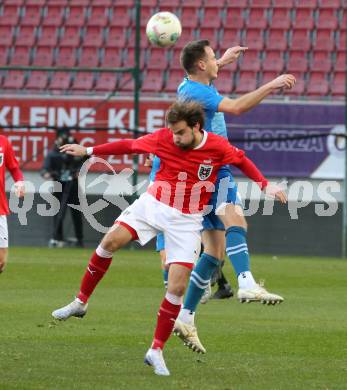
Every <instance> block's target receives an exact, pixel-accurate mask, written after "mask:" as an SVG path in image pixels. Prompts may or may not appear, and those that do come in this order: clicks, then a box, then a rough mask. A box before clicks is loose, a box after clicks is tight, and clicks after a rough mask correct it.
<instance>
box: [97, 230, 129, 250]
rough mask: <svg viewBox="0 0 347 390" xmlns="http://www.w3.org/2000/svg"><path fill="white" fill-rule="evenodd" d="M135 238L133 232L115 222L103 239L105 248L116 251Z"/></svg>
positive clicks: (102, 243) (102, 244) (102, 242)
mask: <svg viewBox="0 0 347 390" xmlns="http://www.w3.org/2000/svg"><path fill="white" fill-rule="evenodd" d="M131 240H133V234H132V233H131V232H130V230H129V229H127V228H126V227H124V226H122V225H119V224H114V225H113V226H112V227H111V229H110V230H109V231H108V232H107V233H106V234H105V236H104V238H103V239H102V241H101V246H102V248H103V249H105V250H107V251H109V252H114V251H116V250H117V249H119V248H122V247H123V246H125V245H126V244H127V243H128V242H130V241H131Z"/></svg>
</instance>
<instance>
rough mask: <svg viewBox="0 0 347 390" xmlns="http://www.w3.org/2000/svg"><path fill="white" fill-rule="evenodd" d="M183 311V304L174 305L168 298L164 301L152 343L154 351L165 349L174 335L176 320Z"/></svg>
mask: <svg viewBox="0 0 347 390" xmlns="http://www.w3.org/2000/svg"><path fill="white" fill-rule="evenodd" d="M180 310H181V304H179V305H174V304H172V303H170V302H169V301H168V300H167V299H166V297H165V298H164V299H163V301H162V303H161V305H160V309H159V312H158V319H157V327H156V329H155V333H154V339H153V343H152V348H153V349H157V348H160V349H163V348H164V345H165V343H166V341H167V340H168V338H169V337H170V335H171V333H172V329H173V327H174V324H175V320H176V318H177V316H178V313H179V312H180Z"/></svg>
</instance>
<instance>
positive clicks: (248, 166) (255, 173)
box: [234, 156, 268, 190]
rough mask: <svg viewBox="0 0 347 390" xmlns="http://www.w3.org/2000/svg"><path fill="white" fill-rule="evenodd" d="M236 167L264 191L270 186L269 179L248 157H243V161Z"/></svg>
mask: <svg viewBox="0 0 347 390" xmlns="http://www.w3.org/2000/svg"><path fill="white" fill-rule="evenodd" d="M234 165H235V166H237V167H238V168H239V169H240V170H241V171H242V173H243V174H244V175H246V176H247V177H249V178H250V179H251V180H253V181H254V182H256V183H257V184H258V185H259V187H260V188H261V189H262V190H263V189H264V188H265V187H266V186H267V185H268V181H267V179H266V178H265V177H264V176H263V174H262V173H261V172H260V171H259V169H258V168H257V167H256V166H255V164H254V163H253V162H252V161H251V160H250V159H249V158H248V157H246V156H243V158H242V160H241V161H240V162H239V163H238V164H234Z"/></svg>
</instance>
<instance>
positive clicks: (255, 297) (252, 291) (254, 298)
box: [237, 284, 284, 305]
mask: <svg viewBox="0 0 347 390" xmlns="http://www.w3.org/2000/svg"><path fill="white" fill-rule="evenodd" d="M237 298H238V300H239V301H240V302H241V303H243V302H247V303H250V302H261V303H263V304H267V305H276V303H282V302H283V301H284V299H283V298H282V297H281V296H280V295H277V294H273V293H270V292H268V291H267V290H266V289H265V288H264V287H263V286H262V285H259V284H256V285H255V286H254V287H253V288H240V289H239V290H238V292H237Z"/></svg>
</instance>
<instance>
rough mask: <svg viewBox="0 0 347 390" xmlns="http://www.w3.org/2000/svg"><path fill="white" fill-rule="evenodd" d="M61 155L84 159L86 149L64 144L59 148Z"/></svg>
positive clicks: (76, 145)
mask: <svg viewBox="0 0 347 390" xmlns="http://www.w3.org/2000/svg"><path fill="white" fill-rule="evenodd" d="M59 150H60V152H61V153H66V154H71V156H76V157H84V156H86V155H87V148H85V147H84V146H81V145H78V144H66V145H63V146H61V147H60V148H59Z"/></svg>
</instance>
